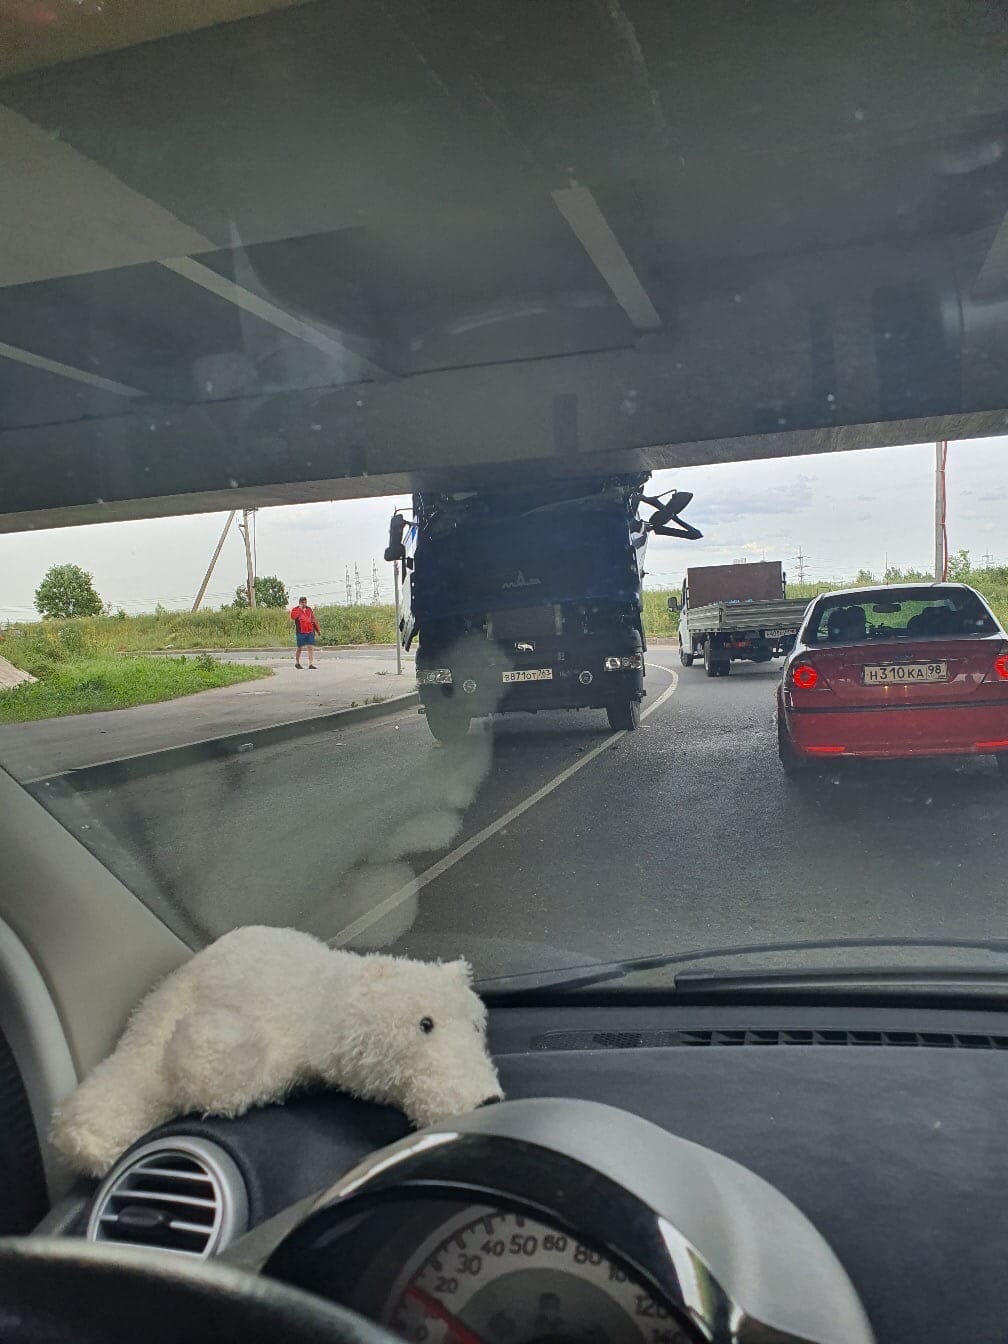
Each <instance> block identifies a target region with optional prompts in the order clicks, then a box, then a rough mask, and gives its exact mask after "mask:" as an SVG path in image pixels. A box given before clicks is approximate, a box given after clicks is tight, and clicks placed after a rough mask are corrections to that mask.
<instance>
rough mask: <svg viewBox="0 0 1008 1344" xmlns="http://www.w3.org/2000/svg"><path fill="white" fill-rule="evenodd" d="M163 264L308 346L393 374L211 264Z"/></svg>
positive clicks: (375, 372) (182, 260) (380, 374)
mask: <svg viewBox="0 0 1008 1344" xmlns="http://www.w3.org/2000/svg"><path fill="white" fill-rule="evenodd" d="M161 265H162V266H163V267H164V268H165V269H166V270H168V271H174V272H175V274H176V275H180V276H182V278H183V279H184V280H189V281H191V282H192V283H193V284H194V285H201V286H202V287H203V289H206V290H209V292H210V293H211V294H216V295H217V297H218V298H220V299H226V300H227V302H228V303H233V304H234V305H235V306H236V307H238V308H241V309H242V310H243V311H244V312H246V313H251V314H252V316H253V317H258V318H259V319H260V321H262V322H268V323H269V324H270V325H271V326H274V327H277V328H279V330H280V331H285V332H286V333H287V334H288V336H296V337H297V339H298V340H299V341H305V342H306V343H307V344H308V345H313V346H314V347H315V349H316V350H321V351H322V353H323V354H325V355H329V356H330V357H331V358H332V359H335V360H338V361H340V362H341V363H343V362H345V361H346V360H347V359H352V360H354V361H355V363H356V364H357V365H358V367H359V368H360V371H361V373H366V374H369V375H370V376H371V377H372V378H379V379H384V378H391V377H392V375H391V374H390V373H389V371H388V369H383V368H381V366H380V365H378V364H375V363H374V362H373V361H372V360H370V359H368V358H366V356H364V355H359V354H358V353H357V352H356V351H355V350H353V349H352V348H351V347H350V346H349V345H347V344H346V342H345V341H343V340H342V338H341V336H340V334H339V333H338V332H331V333H330V332H325V331H321V330H320V329H319V328H318V327H315V326H312V324H311V323H310V322H303V321H302V320H301V319H300V318H299V317H294V316H293V315H292V314H291V313H288V312H287V311H286V310H285V309H283V308H278V307H277V305H276V304H275V303H270V302H269V300H268V299H262V298H260V297H259V295H258V294H253V293H252V291H251V290H250V289H245V288H244V287H243V286H242V285H237V284H235V282H234V281H233V280H229V279H228V278H227V277H226V276H223V275H218V274H217V272H216V271H213V270H211V269H210V267H209V266H204V265H203V263H202V262H200V261H195V260H194V259H193V258H192V257H171V258H169V259H167V260H165V261H162V262H161Z"/></svg>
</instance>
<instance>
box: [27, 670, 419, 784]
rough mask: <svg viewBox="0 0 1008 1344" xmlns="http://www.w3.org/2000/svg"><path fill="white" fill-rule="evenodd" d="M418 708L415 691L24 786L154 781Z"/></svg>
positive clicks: (45, 777)
mask: <svg viewBox="0 0 1008 1344" xmlns="http://www.w3.org/2000/svg"><path fill="white" fill-rule="evenodd" d="M419 703H420V697H419V696H418V695H417V693H416V691H410V692H408V693H407V694H406V695H397V696H392V697H390V698H389V699H388V700H381V701H379V702H378V703H377V704H373V705H356V706H354V707H353V708H348V709H337V710H334V711H333V712H332V713H330V714H316V715H314V716H312V717H311V718H305V719H291V720H289V721H288V722H286V723H275V724H271V725H270V726H269V727H267V728H251V729H248V730H247V731H245V732H238V733H228V734H227V735H226V736H225V737H209V738H202V739H201V740H199V741H197V742H184V743H182V744H180V745H179V746H177V747H164V748H162V749H161V750H159V751H146V752H142V753H140V754H138V755H136V756H121V757H118V758H114V759H112V760H108V761H93V762H91V763H90V764H89V765H79V766H72V767H71V768H70V769H69V770H61V771H59V772H57V773H55V774H51V775H42V776H39V777H38V778H36V779H31V780H26V781H25V785H26V787H31V788H36V789H37V788H40V787H42V786H44V785H45V784H47V783H48V782H49V781H50V780H62V781H71V782H72V783H73V785H74V787H75V790H76V789H81V788H83V789H87V788H94V787H97V786H99V785H102V784H107V783H109V781H110V780H111V779H114V780H115V781H116V782H119V781H121V780H125V779H143V778H149V777H150V776H151V775H158V774H163V773H166V772H168V771H171V770H178V769H179V768H180V767H182V766H186V765H197V764H199V763H201V762H203V761H211V760H221V759H227V758H228V757H232V756H242V755H245V754H246V753H250V752H253V751H254V750H255V749H256V748H257V747H272V746H276V745H277V744H278V743H281V742H293V741H296V740H297V739H298V738H302V737H313V736H315V734H317V733H327V732H332V731H333V730H334V729H339V728H343V727H345V726H349V725H351V724H355V723H367V722H369V721H370V720H372V719H383V718H385V717H387V716H388V715H391V714H397V713H400V712H401V711H403V710H407V709H411V708H413V707H415V706H418V705H419Z"/></svg>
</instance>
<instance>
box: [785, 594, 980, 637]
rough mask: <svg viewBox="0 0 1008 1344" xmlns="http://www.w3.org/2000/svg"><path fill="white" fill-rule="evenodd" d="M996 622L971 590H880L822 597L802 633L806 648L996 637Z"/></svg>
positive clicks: (815, 605) (811, 612)
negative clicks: (876, 641) (948, 637)
mask: <svg viewBox="0 0 1008 1344" xmlns="http://www.w3.org/2000/svg"><path fill="white" fill-rule="evenodd" d="M997 629H998V626H997V622H996V621H995V620H994V617H993V616H992V615H991V613H990V611H988V609H987V607H986V605H985V604H984V602H983V601H982V600H981V599H980V597H979V596H978V595H977V594H976V593H975V592H972V591H971V590H970V589H968V588H941V587H936V586H934V585H931V586H930V587H916V588H882V589H874V590H866V591H864V592H858V593H848V594H841V595H839V596H834V595H831V596H829V597H823V598H820V600H819V601H818V602H816V603H815V604H814V606H813V607H812V609H811V611H810V613H809V617H808V620H807V621H806V623H805V627H804V629H803V631H802V639H803V640H804V641H805V642H806V643H808V644H839V643H849V642H859V641H861V640H866V639H911V638H912V639H920V638H926V637H927V636H941V635H958V636H961V635H993V634H996V633H997Z"/></svg>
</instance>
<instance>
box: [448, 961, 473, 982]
mask: <svg viewBox="0 0 1008 1344" xmlns="http://www.w3.org/2000/svg"><path fill="white" fill-rule="evenodd" d="M448 965H449V966H450V967H451V969H452V970H453V971H454V973H455V975H456V976H457V977H458V979H459V980H461V981H462V983H463V984H464V985H471V984H472V982H473V969H472V967H471V966H470V965H469V963H468V962H467V961H466V959H465V958H464V957H459V959H458V961H450V962H449V963H448Z"/></svg>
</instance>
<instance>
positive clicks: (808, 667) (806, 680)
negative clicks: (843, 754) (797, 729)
mask: <svg viewBox="0 0 1008 1344" xmlns="http://www.w3.org/2000/svg"><path fill="white" fill-rule="evenodd" d="M1006 680H1008V678H1006ZM791 683H792V685H794V686H797V687H798V689H799V690H800V691H812V690H814V689H815V687H816V686H817V685H818V684H819V673H818V672H817V671H816V670H815V668H814V667H813V666H812V664H811V663H795V665H794V667H793V668H792V669H791Z"/></svg>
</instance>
